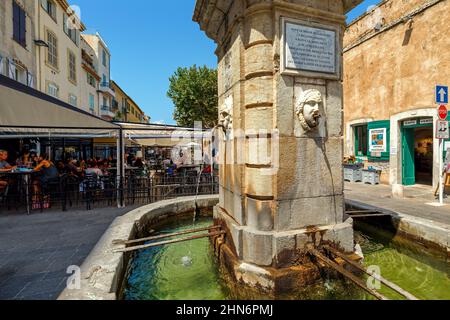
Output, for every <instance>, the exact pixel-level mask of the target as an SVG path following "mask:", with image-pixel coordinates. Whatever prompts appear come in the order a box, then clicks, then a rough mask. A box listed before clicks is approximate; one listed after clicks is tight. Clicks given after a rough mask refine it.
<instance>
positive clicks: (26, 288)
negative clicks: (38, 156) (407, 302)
mask: <svg viewBox="0 0 450 320" xmlns="http://www.w3.org/2000/svg"><path fill="white" fill-rule="evenodd" d="M132 209H133V208H132V207H128V208H124V209H117V208H105V209H95V210H92V211H69V212H60V211H48V212H44V213H34V214H32V215H30V216H27V215H24V214H19V213H16V212H14V211H10V212H4V211H3V212H2V211H1V210H0V299H2V300H6V299H15V300H20V299H27V300H53V299H56V298H57V297H58V295H59V294H60V292H61V291H62V290H63V289H64V288H65V286H66V281H67V277H68V274H67V273H66V270H67V267H68V266H71V265H77V266H80V265H81V264H82V262H83V261H84V260H85V259H86V257H87V256H88V254H89V253H90V252H91V250H92V249H93V248H94V246H95V244H96V243H97V242H98V240H100V238H101V236H102V235H103V233H104V232H105V231H106V229H107V228H108V226H109V225H110V224H111V223H112V221H113V220H114V218H116V217H118V216H120V215H123V214H124V213H126V212H128V211H130V210H132Z"/></svg>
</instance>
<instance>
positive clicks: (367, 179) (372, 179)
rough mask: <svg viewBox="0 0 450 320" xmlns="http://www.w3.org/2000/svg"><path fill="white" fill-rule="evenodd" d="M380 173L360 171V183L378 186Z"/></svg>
mask: <svg viewBox="0 0 450 320" xmlns="http://www.w3.org/2000/svg"><path fill="white" fill-rule="evenodd" d="M380 175H381V171H372V170H362V182H363V183H367V184H371V185H377V184H380Z"/></svg>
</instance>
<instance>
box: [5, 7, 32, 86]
mask: <svg viewBox="0 0 450 320" xmlns="http://www.w3.org/2000/svg"><path fill="white" fill-rule="evenodd" d="M35 16H36V7H35V3H34V1H31V0H11V1H0V74H1V75H4V76H7V77H10V78H12V79H15V80H16V81H19V82H21V83H22V84H24V85H28V86H30V87H33V88H36V73H37V67H36V59H35V55H36V50H37V48H38V47H37V45H36V43H35V41H34V40H35V32H36V24H35Z"/></svg>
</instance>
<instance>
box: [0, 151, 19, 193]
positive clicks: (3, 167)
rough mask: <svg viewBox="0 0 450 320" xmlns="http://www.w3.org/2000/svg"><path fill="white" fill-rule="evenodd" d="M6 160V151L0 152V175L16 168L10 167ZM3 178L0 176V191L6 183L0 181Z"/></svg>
mask: <svg viewBox="0 0 450 320" xmlns="http://www.w3.org/2000/svg"><path fill="white" fill-rule="evenodd" d="M7 159H8V151H5V150H0V173H1V172H10V171H11V170H13V169H15V168H16V167H13V166H11V165H10V164H9V163H8V162H6V160H7ZM2 178H3V177H2V176H1V175H0V191H3V189H5V188H6V186H7V185H8V182H7V181H6V180H3V179H4V178H3V179H2Z"/></svg>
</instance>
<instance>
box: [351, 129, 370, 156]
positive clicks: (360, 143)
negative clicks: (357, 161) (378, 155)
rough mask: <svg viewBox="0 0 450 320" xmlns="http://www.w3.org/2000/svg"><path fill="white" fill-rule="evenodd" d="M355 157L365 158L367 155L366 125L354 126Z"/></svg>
mask: <svg viewBox="0 0 450 320" xmlns="http://www.w3.org/2000/svg"><path fill="white" fill-rule="evenodd" d="M354 133H355V155H356V156H357V157H366V156H367V155H368V153H367V152H368V141H369V138H368V128H367V125H361V126H355V127H354Z"/></svg>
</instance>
